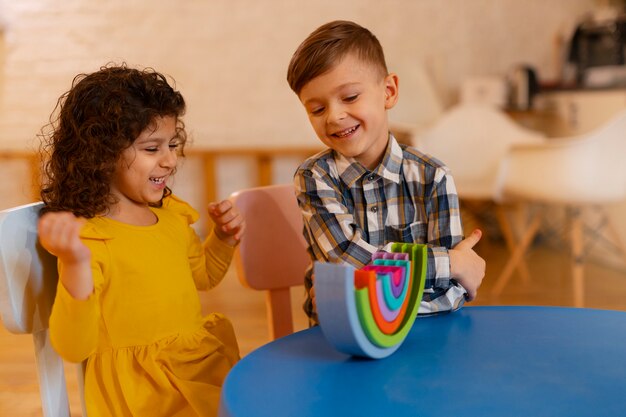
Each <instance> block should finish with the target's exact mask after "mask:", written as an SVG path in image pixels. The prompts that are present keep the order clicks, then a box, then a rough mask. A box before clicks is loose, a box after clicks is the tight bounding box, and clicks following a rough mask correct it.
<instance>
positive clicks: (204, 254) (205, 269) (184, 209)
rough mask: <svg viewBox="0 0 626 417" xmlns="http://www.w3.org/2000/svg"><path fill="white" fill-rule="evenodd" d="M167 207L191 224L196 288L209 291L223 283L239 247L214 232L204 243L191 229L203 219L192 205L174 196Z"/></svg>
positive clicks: (190, 246) (190, 245)
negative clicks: (221, 238)
mask: <svg viewBox="0 0 626 417" xmlns="http://www.w3.org/2000/svg"><path fill="white" fill-rule="evenodd" d="M163 206H164V207H166V208H168V209H170V210H172V211H174V212H176V213H177V214H179V215H181V216H182V217H183V218H184V219H185V223H186V225H187V242H188V252H187V253H188V258H189V264H190V266H191V272H192V275H193V280H194V282H195V284H196V288H197V289H199V290H207V289H211V288H213V287H215V286H216V285H217V284H219V283H220V282H221V281H222V279H223V278H224V275H226V272H227V271H228V267H229V266H230V262H231V260H232V257H233V253H234V250H235V248H234V247H233V246H229V245H228V244H226V243H224V242H222V241H221V240H220V239H219V238H218V237H217V236H216V235H215V233H214V231H213V230H211V232H210V233H209V236H208V237H207V239H206V240H205V241H204V242H201V240H200V238H199V237H198V235H197V233H196V231H195V230H194V229H193V228H192V227H191V225H192V224H193V223H195V222H196V221H197V220H198V218H199V217H200V216H199V214H198V212H197V211H196V210H194V209H193V208H192V207H191V206H190V205H189V204H187V203H186V202H184V201H183V200H180V199H179V198H177V197H176V196H174V195H171V196H169V197H168V198H166V199H165V200H164V203H163Z"/></svg>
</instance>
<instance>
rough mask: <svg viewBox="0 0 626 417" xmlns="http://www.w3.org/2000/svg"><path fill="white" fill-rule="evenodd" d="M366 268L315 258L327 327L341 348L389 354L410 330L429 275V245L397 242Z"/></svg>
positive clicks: (332, 340) (370, 354) (327, 333)
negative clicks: (318, 260)
mask: <svg viewBox="0 0 626 417" xmlns="http://www.w3.org/2000/svg"><path fill="white" fill-rule="evenodd" d="M391 250H392V252H391V253H389V252H376V253H375V254H374V255H373V256H372V263H371V264H370V265H367V266H365V267H363V268H361V269H356V270H355V269H354V267H352V266H350V265H339V264H331V263H320V262H316V263H315V271H314V272H315V297H316V304H317V314H318V318H319V322H320V326H321V328H322V332H323V333H324V336H325V337H326V339H328V341H329V342H330V343H331V344H332V345H333V346H335V348H336V349H337V350H339V351H341V352H344V353H347V354H350V355H355V356H365V357H369V358H375V359H380V358H385V357H387V356H389V355H391V354H392V353H393V352H395V351H396V350H397V349H398V348H399V347H400V345H401V344H402V342H403V341H404V339H405V338H406V335H407V334H408V332H409V330H410V329H411V326H412V325H413V322H414V321H415V317H416V315H417V309H418V308H419V305H420V302H421V300H422V294H423V291H424V279H425V277H426V266H427V252H426V246H425V245H418V244H410V243H394V244H393V245H392V248H391Z"/></svg>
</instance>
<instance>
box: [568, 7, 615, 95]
mask: <svg viewBox="0 0 626 417" xmlns="http://www.w3.org/2000/svg"><path fill="white" fill-rule="evenodd" d="M625 55H626V15H622V16H620V17H618V18H616V19H614V20H610V21H604V22H591V21H590V22H584V23H581V24H580V25H578V27H577V28H576V30H575V31H574V35H573V36H572V40H571V43H570V51H569V61H570V62H572V63H573V64H574V65H575V67H576V81H577V83H578V84H583V83H584V79H585V73H586V72H587V71H589V70H590V69H592V68H597V67H609V66H623V65H624V64H625V63H626V61H625V59H624V58H625Z"/></svg>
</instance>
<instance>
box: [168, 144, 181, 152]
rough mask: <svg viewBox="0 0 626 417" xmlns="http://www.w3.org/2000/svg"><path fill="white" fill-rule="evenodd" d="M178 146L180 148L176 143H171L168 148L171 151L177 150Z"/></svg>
mask: <svg viewBox="0 0 626 417" xmlns="http://www.w3.org/2000/svg"><path fill="white" fill-rule="evenodd" d="M179 146H180V143H178V142H172V143H170V144H169V147H170V149H171V150H175V149H178V147H179Z"/></svg>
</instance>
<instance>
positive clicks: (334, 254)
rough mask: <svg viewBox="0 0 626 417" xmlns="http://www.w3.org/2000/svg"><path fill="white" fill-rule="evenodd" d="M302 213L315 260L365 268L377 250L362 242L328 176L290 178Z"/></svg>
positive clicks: (300, 173) (302, 174)
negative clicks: (292, 180)
mask: <svg viewBox="0 0 626 417" xmlns="http://www.w3.org/2000/svg"><path fill="white" fill-rule="evenodd" d="M294 185H295V188H296V196H297V198H298V205H299V206H300V209H301V210H302V216H303V220H304V228H305V238H306V240H307V241H308V243H309V245H310V247H311V253H312V254H313V256H314V257H315V260H317V261H320V262H346V263H348V264H350V265H352V266H354V267H355V268H361V267H363V266H364V265H367V264H368V263H369V262H370V260H371V257H372V254H373V253H374V252H376V250H377V248H376V247H375V246H373V245H370V244H369V243H368V242H367V241H365V240H364V239H363V233H362V231H361V228H360V227H359V226H358V225H357V223H356V221H355V219H354V216H353V214H352V213H350V212H349V210H348V208H347V207H346V206H345V204H344V203H343V198H342V195H341V190H340V189H339V188H338V187H337V186H336V185H335V183H334V182H333V180H332V178H330V177H329V176H324V177H319V176H316V175H314V174H312V173H311V171H298V172H297V173H296V175H295V178H294Z"/></svg>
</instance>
